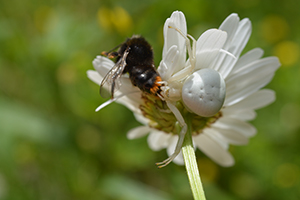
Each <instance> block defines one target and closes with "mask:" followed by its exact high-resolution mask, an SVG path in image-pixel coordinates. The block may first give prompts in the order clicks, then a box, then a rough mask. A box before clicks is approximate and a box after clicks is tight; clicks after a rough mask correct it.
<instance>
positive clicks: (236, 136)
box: [214, 127, 248, 145]
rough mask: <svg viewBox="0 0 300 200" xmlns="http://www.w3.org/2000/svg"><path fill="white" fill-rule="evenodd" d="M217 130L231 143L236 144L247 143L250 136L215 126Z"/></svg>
mask: <svg viewBox="0 0 300 200" xmlns="http://www.w3.org/2000/svg"><path fill="white" fill-rule="evenodd" d="M214 129H215V130H216V131H218V132H219V134H220V135H221V136H222V137H223V138H224V139H225V141H227V142H228V143H230V144H234V145H246V144H248V137H247V136H245V135H244V134H241V133H240V132H237V131H235V130H228V129H220V128H216V127H214Z"/></svg>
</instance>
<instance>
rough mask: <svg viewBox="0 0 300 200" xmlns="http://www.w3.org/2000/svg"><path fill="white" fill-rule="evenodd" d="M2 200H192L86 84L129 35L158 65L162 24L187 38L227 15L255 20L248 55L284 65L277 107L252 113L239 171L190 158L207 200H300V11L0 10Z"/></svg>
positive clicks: (129, 120)
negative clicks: (175, 17) (178, 21)
mask: <svg viewBox="0 0 300 200" xmlns="http://www.w3.org/2000/svg"><path fill="white" fill-rule="evenodd" d="M0 5H1V6H0V199H4V200H16V199H22V200H40V199H43V200H47V199H49V200H50V199H51V200H52V199H56V200H68V199H70V200H71V199H72V200H76V199H78V200H79V199H91V200H94V199H95V200H96V199H97V200H98V199H101V200H102V199H103V200H121V199H122V200H141V199H143V200H148V199H149V200H150V199H151V200H153V199H156V200H171V199H172V200H174V199H178V200H179V199H192V194H191V191H190V188H189V183H188V179H187V176H186V172H185V168H184V167H183V166H177V165H175V164H170V165H169V166H167V167H165V168H163V169H157V168H156V166H155V165H154V163H155V162H157V161H161V160H163V159H164V158H166V156H167V155H166V152H165V151H164V150H163V151H160V152H153V151H151V150H150V149H149V147H148V145H147V138H146V137H144V138H141V139H138V140H128V139H127V138H126V132H127V131H128V130H130V129H131V128H133V127H136V126H138V125H139V124H138V122H136V120H135V119H134V117H133V115H132V113H131V112H130V111H129V110H127V109H126V108H125V107H123V106H121V105H118V104H112V105H110V106H108V107H106V108H105V109H103V110H101V112H99V113H95V111H94V110H95V108H96V107H97V106H98V105H100V104H101V103H102V102H104V99H102V98H101V97H100V95H99V92H98V91H99V87H98V86H97V85H96V84H94V83H92V82H91V81H90V80H89V79H88V78H87V76H86V71H87V70H88V69H92V68H93V66H92V60H93V59H94V58H95V57H96V56H97V55H99V54H100V53H101V52H102V51H107V50H110V49H111V48H113V47H115V46H116V45H118V44H120V43H121V42H123V41H124V40H125V38H126V37H130V36H131V35H132V34H141V35H143V36H144V37H145V38H146V39H147V40H148V41H149V42H150V43H151V44H152V46H153V49H154V53H155V63H156V65H158V64H159V61H160V59H161V53H162V47H163V35H162V28H163V24H164V22H165V20H166V18H168V17H169V16H170V15H171V13H172V12H173V11H174V10H181V11H183V12H184V13H185V15H186V18H187V23H188V32H189V33H190V34H191V35H193V36H194V37H195V38H197V37H199V36H200V34H201V33H202V32H203V31H205V30H206V29H209V28H217V27H218V26H219V25H220V24H221V22H222V21H223V20H224V19H225V18H226V17H227V16H228V15H229V14H230V13H232V12H236V13H238V14H239V16H240V18H245V17H248V18H250V20H251V21H252V25H253V31H252V36H251V38H250V41H249V43H248V45H247V46H246V49H245V51H244V52H246V51H248V50H250V49H252V48H255V47H261V48H262V49H264V50H265V55H264V56H272V55H275V56H278V57H279V59H280V61H281V63H282V66H281V68H280V69H279V70H278V71H277V72H276V75H275V77H274V79H273V81H272V82H271V83H270V84H269V85H268V86H267V88H271V89H273V90H275V91H276V94H277V100H276V102H275V103H273V104H272V105H270V106H268V107H266V108H263V109H261V110H259V111H258V117H257V118H256V119H255V120H254V121H253V122H252V123H253V124H254V125H255V126H256V128H257V130H258V134H257V135H256V136H255V137H254V138H252V139H251V140H250V143H249V144H248V145H247V146H238V147H237V146H235V147H231V152H232V154H233V155H234V157H235V159H236V164H235V165H234V166H233V167H230V168H222V167H219V166H217V165H216V164H215V163H213V162H212V161H211V160H209V159H208V158H207V157H206V156H204V155H203V154H202V153H201V152H200V151H197V152H196V154H197V158H198V164H199V168H200V174H201V176H202V180H203V184H204V189H205V192H206V196H207V199H222V200H224V199H225V200H226V199H228V200H235V199H245V200H252V199H255V200H265V199H273V200H277V199H278V200H279V199H291V200H293V199H295V200H296V199H300V168H299V166H300V156H299V154H300V145H299V142H300V87H299V85H300V78H299V76H300V66H299V65H300V61H299V55H300V47H299V44H300V26H299V24H300V15H299V8H300V1H298V0H286V1H278V0H276V1H271V0H266V1H262V0H249V1H248V0H247V1H246V0H229V1H221V0H217V1H205V0H200V1H197V0H190V1H183V0H175V1H171V0H164V1H155V0H151V1H137V0H128V1H120V0H115V1H104V0H102V1H101V0H100V1H96V0H91V1H79V0H75V1H70V0H66V1H57V0H53V1H37V0H22V1H18V0H11V1H5V0H0Z"/></svg>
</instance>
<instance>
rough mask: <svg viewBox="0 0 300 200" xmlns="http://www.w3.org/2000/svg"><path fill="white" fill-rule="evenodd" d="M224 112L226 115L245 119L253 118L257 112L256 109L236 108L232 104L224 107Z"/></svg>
mask: <svg viewBox="0 0 300 200" xmlns="http://www.w3.org/2000/svg"><path fill="white" fill-rule="evenodd" d="M222 114H223V116H224V117H230V118H235V119H240V120H243V121H249V120H253V119H255V117H256V112H255V111H254V110H251V109H249V110H236V109H232V106H229V107H226V108H224V109H222Z"/></svg>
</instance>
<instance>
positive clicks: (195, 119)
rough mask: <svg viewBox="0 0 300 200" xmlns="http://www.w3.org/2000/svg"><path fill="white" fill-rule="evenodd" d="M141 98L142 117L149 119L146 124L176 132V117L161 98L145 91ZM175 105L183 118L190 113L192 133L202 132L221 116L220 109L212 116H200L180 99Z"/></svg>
mask: <svg viewBox="0 0 300 200" xmlns="http://www.w3.org/2000/svg"><path fill="white" fill-rule="evenodd" d="M142 100H143V103H142V104H141V105H140V110H141V111H142V114H143V115H144V117H146V118H148V119H150V122H149V124H148V125H149V126H150V127H151V128H155V129H157V130H160V131H164V132H165V133H171V134H177V130H176V123H177V119H176V117H175V116H174V114H173V113H172V112H171V111H170V109H169V108H168V106H167V104H166V103H165V102H164V101H163V100H161V99H160V98H159V97H158V96H156V95H153V94H149V93H146V92H144V93H142ZM176 107H177V109H178V110H179V111H180V113H181V115H182V116H183V117H184V118H185V116H187V114H189V115H190V119H191V127H192V134H193V135H198V134H200V133H202V130H203V129H204V128H206V127H209V126H210V125H211V124H213V123H214V122H216V121H217V120H218V119H219V118H220V117H222V112H221V111H220V112H218V113H217V114H215V115H214V116H212V117H201V116H199V115H196V114H195V113H191V112H189V111H188V110H187V109H186V108H185V107H184V105H183V103H182V102H181V101H177V102H176Z"/></svg>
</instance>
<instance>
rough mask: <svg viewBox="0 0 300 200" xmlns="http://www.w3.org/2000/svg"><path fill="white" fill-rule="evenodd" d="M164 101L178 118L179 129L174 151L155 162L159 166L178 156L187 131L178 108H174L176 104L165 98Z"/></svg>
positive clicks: (165, 164)
mask: <svg viewBox="0 0 300 200" xmlns="http://www.w3.org/2000/svg"><path fill="white" fill-rule="evenodd" d="M166 103H167V106H168V107H169V109H170V110H171V111H172V112H173V114H174V115H175V117H176V119H177V120H178V122H179V124H180V126H181V131H180V133H179V138H178V141H177V144H176V148H175V151H174V153H173V154H172V155H171V156H170V157H169V158H167V159H166V160H164V161H162V162H159V163H156V165H158V167H159V168H162V167H165V166H167V165H168V164H169V163H170V162H172V161H173V160H174V159H175V158H176V156H178V154H179V153H180V151H181V147H182V144H183V141H184V138H185V134H186V132H187V125H186V123H185V121H184V118H183V117H182V115H181V113H180V112H179V110H178V109H177V108H176V106H175V105H174V104H173V103H172V102H171V101H169V100H166Z"/></svg>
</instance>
